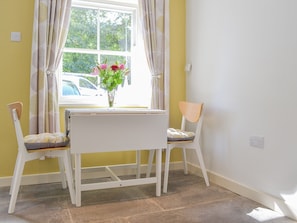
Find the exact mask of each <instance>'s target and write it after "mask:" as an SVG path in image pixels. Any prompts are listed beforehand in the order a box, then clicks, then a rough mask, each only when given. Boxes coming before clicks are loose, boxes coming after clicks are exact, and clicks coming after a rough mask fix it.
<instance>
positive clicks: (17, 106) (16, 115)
mask: <svg viewBox="0 0 297 223" xmlns="http://www.w3.org/2000/svg"><path fill="white" fill-rule="evenodd" d="M7 106H8V109H9V111H10V114H11V117H12V121H13V124H14V128H15V132H16V137H17V141H18V149H19V150H22V151H26V147H25V144H24V136H23V132H22V127H21V123H20V118H21V115H22V111H23V103H22V102H19V101H17V102H13V103H10V104H8V105H7Z"/></svg>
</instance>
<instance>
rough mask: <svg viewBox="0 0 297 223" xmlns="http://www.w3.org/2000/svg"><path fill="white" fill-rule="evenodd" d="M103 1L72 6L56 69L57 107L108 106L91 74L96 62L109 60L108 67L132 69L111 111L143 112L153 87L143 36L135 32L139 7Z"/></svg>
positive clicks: (77, 2) (98, 82)
mask: <svg viewBox="0 0 297 223" xmlns="http://www.w3.org/2000/svg"><path fill="white" fill-rule="evenodd" d="M127 1H128V0H127ZM102 2H103V1H100V3H98V2H94V1H92V2H88V1H83V2H82V1H73V5H72V11H71V20H70V26H69V32H68V36H67V40H66V44H65V49H64V53H63V57H62V61H61V66H60V67H61V72H60V78H59V79H60V82H59V83H60V85H59V86H60V97H59V100H60V104H77V105H84V104H91V105H98V106H107V104H108V102H107V96H106V91H105V90H104V89H102V88H100V78H99V77H98V76H96V75H94V74H92V70H93V68H94V67H95V66H96V65H97V64H98V63H103V62H105V61H107V63H108V64H110V65H111V64H113V63H115V62H120V63H125V64H126V67H128V68H129V70H130V72H129V74H128V75H127V76H126V79H125V81H124V83H123V84H122V85H120V86H119V87H118V89H117V92H116V96H115V106H145V107H147V106H149V104H150V95H151V90H150V86H151V82H150V73H149V69H148V66H147V63H146V58H145V53H144V48H143V41H142V37H141V33H140V32H137V21H136V18H137V5H135V4H127V3H125V2H123V1H121V2H118V3H112V4H111V3H110V1H106V3H102ZM107 2H109V4H108V3H107Z"/></svg>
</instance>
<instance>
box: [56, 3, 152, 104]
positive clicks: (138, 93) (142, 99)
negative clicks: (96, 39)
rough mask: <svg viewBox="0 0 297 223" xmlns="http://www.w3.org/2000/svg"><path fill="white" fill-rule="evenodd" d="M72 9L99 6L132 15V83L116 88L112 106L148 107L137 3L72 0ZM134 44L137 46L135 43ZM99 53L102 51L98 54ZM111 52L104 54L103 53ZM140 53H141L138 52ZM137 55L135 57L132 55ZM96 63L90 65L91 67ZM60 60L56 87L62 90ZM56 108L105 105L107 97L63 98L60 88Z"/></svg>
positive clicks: (148, 84) (147, 79) (148, 86)
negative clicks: (58, 106) (57, 106)
mask: <svg viewBox="0 0 297 223" xmlns="http://www.w3.org/2000/svg"><path fill="white" fill-rule="evenodd" d="M72 6H75V7H87V8H88V7H90V8H92V7H98V6H99V7H102V8H106V9H112V10H128V11H131V12H132V15H133V20H134V23H133V30H134V32H133V34H132V44H131V45H132V46H131V53H130V54H129V56H131V64H132V67H131V71H130V72H131V75H132V84H131V85H127V83H126V84H125V86H124V87H123V88H122V87H119V88H118V90H117V92H116V96H115V106H116V107H149V106H150V100H151V81H150V80H151V79H150V78H151V75H150V72H149V68H148V65H147V62H146V58H145V54H144V47H143V40H142V37H141V33H140V32H137V30H138V29H137V26H138V24H137V14H136V13H137V0H73V1H72ZM136 43H137V44H136ZM79 51H81V52H82V51H83V52H86V50H83V49H82V50H80V49H71V48H68V49H64V52H79ZM101 52H102V51H101ZM105 52H106V53H112V54H114V52H108V51H104V53H105ZM139 52H141V53H139ZM120 54H121V55H125V54H127V52H123V54H122V53H120ZM136 55H137V56H136ZM95 65H96V64H94V66H95ZM62 73H63V71H62V61H61V64H60V71H59V74H60V75H59V88H62V84H61V83H62V80H61V75H62ZM137 74H141V75H142V76H137ZM135 82H136V83H137V84H138V85H141V86H136V84H134V85H133V83H135ZM59 90H60V92H59V105H60V106H72V105H73V106H83V105H91V106H100V107H101V106H103V107H104V106H107V105H108V103H107V96H106V92H104V90H102V91H103V92H104V94H103V95H102V96H99V97H92V96H71V97H65V96H62V89H59ZM131 97H133V101H131V100H130V101H129V100H127V99H129V98H131Z"/></svg>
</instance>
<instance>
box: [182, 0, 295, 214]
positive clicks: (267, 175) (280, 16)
mask: <svg viewBox="0 0 297 223" xmlns="http://www.w3.org/2000/svg"><path fill="white" fill-rule="evenodd" d="M186 10H187V13H186V14H187V15H186V16H187V25H186V26H187V39H186V41H187V42H186V44H187V62H188V63H192V71H191V72H190V73H188V74H187V98H188V100H190V101H203V102H205V107H206V117H205V122H204V127H203V131H204V132H203V142H202V144H203V153H204V156H205V161H206V166H207V168H208V169H209V170H210V171H213V172H215V173H217V174H220V175H222V176H224V177H226V178H229V179H231V180H234V181H236V182H238V183H240V184H243V185H246V186H248V187H250V188H254V189H255V190H259V191H263V192H265V193H267V194H270V195H272V196H276V197H278V198H281V199H285V200H288V201H289V200H290V199H291V201H289V202H291V203H292V202H296V203H295V205H296V206H295V207H296V209H297V140H296V139H297V13H296V10H297V1H296V0H187V7H186ZM250 136H263V137H264V139H265V144H264V149H259V148H254V147H251V146H250V145H249V137H250ZM284 195H287V196H284Z"/></svg>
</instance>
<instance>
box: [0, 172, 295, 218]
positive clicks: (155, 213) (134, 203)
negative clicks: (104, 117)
mask: <svg viewBox="0 0 297 223" xmlns="http://www.w3.org/2000/svg"><path fill="white" fill-rule="evenodd" d="M8 192H9V188H8V187H2V188H0V223H2V222H8V223H10V222H13V223H29V222H30V223H31V222H32V223H39V222H40V223H47V222H48V223H52V222H53V223H55V222H57V223H64V222H65V223H155V222H156V223H169V222H170V223H188V222H189V223H196V222H197V223H200V222H201V223H225V222H226V223H262V222H263V223H293V222H296V221H293V220H290V219H288V218H285V217H282V216H280V215H279V214H277V213H276V212H273V211H271V210H268V209H265V207H263V206H261V205H259V204H258V203H256V202H254V201H251V200H249V199H246V198H243V197H241V196H238V195H237V194H234V193H232V192H230V191H228V190H225V189H223V188H221V187H219V186H217V185H214V184H211V186H209V187H206V185H205V183H204V180H203V179H202V178H200V177H197V176H194V175H184V174H183V172H182V171H171V172H170V177H169V185H168V193H167V194H162V196H160V197H156V187H155V185H142V186H137V187H126V188H114V189H105V190H95V191H86V192H83V193H82V206H81V207H76V206H75V205H72V204H71V202H70V197H69V192H68V190H63V189H62V188H61V184H60V183H53V184H43V185H28V186H22V187H21V190H20V193H19V196H18V200H17V204H16V209H15V213H14V214H12V215H8V214H7V210H8V203H9V198H10V196H9V195H8ZM263 210H266V213H262V212H263ZM269 211H270V212H269ZM267 213H268V214H267Z"/></svg>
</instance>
